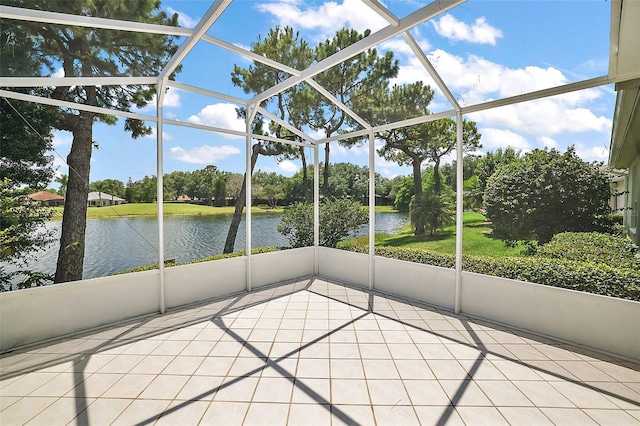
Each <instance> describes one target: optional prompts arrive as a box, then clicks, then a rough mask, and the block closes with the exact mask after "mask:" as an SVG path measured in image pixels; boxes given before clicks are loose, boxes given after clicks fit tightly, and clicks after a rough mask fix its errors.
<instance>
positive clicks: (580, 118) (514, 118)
mask: <svg viewBox="0 0 640 426" xmlns="http://www.w3.org/2000/svg"><path fill="white" fill-rule="evenodd" d="M469 118H471V119H472V120H475V121H478V122H481V123H482V124H484V125H488V126H494V127H496V126H497V127H508V128H512V129H518V130H519V131H522V132H524V133H529V134H533V135H541V136H547V135H555V134H558V133H581V132H589V131H596V132H602V133H609V132H610V131H611V119H609V118H607V117H604V116H596V115H595V114H594V113H593V112H591V111H590V110H589V109H587V108H571V107H568V106H567V105H565V104H563V103H562V102H561V101H560V100H558V99H555V98H548V99H541V100H537V101H530V102H524V103H520V104H514V105H508V106H504V107H500V108H495V109H491V110H485V111H480V112H477V113H473V114H470V115H469ZM483 139H484V138H483Z"/></svg>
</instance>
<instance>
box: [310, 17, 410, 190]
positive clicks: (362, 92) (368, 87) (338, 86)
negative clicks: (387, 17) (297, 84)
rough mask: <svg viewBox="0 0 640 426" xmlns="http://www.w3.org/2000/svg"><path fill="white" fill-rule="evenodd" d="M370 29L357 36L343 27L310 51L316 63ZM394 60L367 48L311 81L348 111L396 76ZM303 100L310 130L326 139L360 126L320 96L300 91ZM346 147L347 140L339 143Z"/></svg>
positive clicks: (325, 187)
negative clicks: (319, 133) (318, 132)
mask: <svg viewBox="0 0 640 426" xmlns="http://www.w3.org/2000/svg"><path fill="white" fill-rule="evenodd" d="M370 34H371V31H370V30H366V31H364V33H362V34H361V33H359V32H358V31H357V30H354V29H347V28H343V29H340V30H338V31H336V34H335V35H334V37H333V38H331V39H327V40H326V41H324V42H322V43H320V44H318V45H317V46H316V48H315V50H314V59H315V61H316V62H321V61H322V60H324V59H326V58H328V57H330V56H332V55H334V54H336V53H338V52H340V51H342V50H344V49H346V48H348V47H349V46H351V45H353V44H354V43H357V42H359V41H360V40H362V39H364V38H365V37H368V36H369V35H370ZM398 69H399V67H398V61H397V60H394V58H393V52H392V51H391V50H389V51H387V52H385V53H384V54H383V53H379V52H378V51H377V49H375V48H373V49H368V50H366V51H363V52H360V53H359V54H357V55H355V56H352V57H350V58H348V59H345V60H344V61H342V62H341V63H340V64H339V65H337V66H333V67H330V68H329V69H327V70H325V71H323V72H321V73H319V74H318V75H316V76H315V77H314V80H315V81H316V82H317V83H318V84H320V85H321V86H322V87H324V88H325V89H326V90H327V91H328V92H329V93H330V94H331V95H333V96H334V97H335V98H336V99H337V100H338V101H339V102H341V103H342V104H343V105H346V106H347V107H348V108H352V107H354V106H355V104H356V103H357V102H358V101H359V100H361V99H364V98H367V97H369V96H370V93H371V92H372V91H373V90H375V88H377V87H381V86H387V84H388V81H389V79H391V78H394V77H395V76H397V75H398ZM302 93H304V95H305V98H306V99H309V100H310V101H311V102H310V107H311V110H310V114H309V116H308V117H306V118H307V119H306V120H305V121H306V123H305V124H308V125H309V126H310V127H311V128H312V129H314V130H316V131H324V135H325V136H326V137H330V136H332V135H333V134H335V133H337V132H339V131H340V130H341V129H342V128H343V126H344V125H345V124H346V125H348V126H349V127H352V128H355V127H358V126H360V124H359V123H358V122H357V121H355V120H353V119H352V118H351V117H350V116H349V115H348V114H347V113H346V112H345V111H344V109H342V108H340V107H338V106H337V105H336V104H335V103H334V102H332V101H331V100H329V99H327V98H326V97H325V96H324V95H323V94H321V93H319V92H317V91H316V90H313V89H311V88H309V87H307V88H306V89H303V91H302ZM341 144H344V145H346V146H349V145H351V142H350V141H345V142H341ZM330 147H331V144H328V143H327V144H325V145H324V170H323V173H322V187H321V190H322V192H321V193H322V195H324V196H325V197H329V185H330V183H329V164H330V161H329V152H330Z"/></svg>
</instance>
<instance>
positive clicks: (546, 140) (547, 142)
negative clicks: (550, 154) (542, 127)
mask: <svg viewBox="0 0 640 426" xmlns="http://www.w3.org/2000/svg"><path fill="white" fill-rule="evenodd" d="M538 140H539V141H540V143H541V144H542V145H543V146H544V147H545V148H555V149H558V142H556V141H555V139H551V138H550V137H548V136H540V137H539V138H538Z"/></svg>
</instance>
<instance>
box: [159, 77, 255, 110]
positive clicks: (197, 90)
mask: <svg viewBox="0 0 640 426" xmlns="http://www.w3.org/2000/svg"><path fill="white" fill-rule="evenodd" d="M167 86H169V87H173V88H176V89H180V90H185V91H187V92H191V93H197V94H199V95H204V96H209V97H211V98H216V99H222V100H224V101H229V102H233V103H234V104H238V105H243V106H246V105H247V101H246V100H245V99H240V98H236V97H235V96H229V95H225V94H223V93H220V92H214V91H212V90H207V89H202V88H200V87H196V86H191V85H189V84H184V83H179V82H177V81H172V80H169V82H168V83H167Z"/></svg>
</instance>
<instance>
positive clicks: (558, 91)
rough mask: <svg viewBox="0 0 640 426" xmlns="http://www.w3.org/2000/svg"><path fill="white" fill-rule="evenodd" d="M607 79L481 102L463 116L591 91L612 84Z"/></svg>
mask: <svg viewBox="0 0 640 426" xmlns="http://www.w3.org/2000/svg"><path fill="white" fill-rule="evenodd" d="M612 82H613V81H611V80H609V77H608V76H606V75H604V76H602V77H596V78H591V79H589V80H583V81H578V82H576V83H569V84H564V85H562V86H556V87H550V88H549V89H543V90H536V91H535V92H529V93H524V94H522V95H516V96H510V97H508V98H502V99H497V100H495V101H489V102H483V103H481V104H477V105H470V106H466V107H462V113H463V114H470V113H472V112H478V111H484V110H487V109H492V108H499V107H502V106H507V105H513V104H517V103H520V102H527V101H532V100H535V99H541V98H548V97H551V96H556V95H562V94H564V93H569V92H575V91H577V90H584V89H591V88H593V87H598V86H603V85H605V84H609V83H612Z"/></svg>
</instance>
